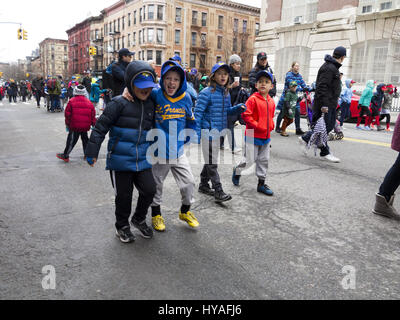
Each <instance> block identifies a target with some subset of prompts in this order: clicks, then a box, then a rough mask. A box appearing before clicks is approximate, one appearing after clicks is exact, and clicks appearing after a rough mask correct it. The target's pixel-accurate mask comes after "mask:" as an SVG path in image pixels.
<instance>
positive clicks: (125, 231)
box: [116, 226, 136, 243]
mask: <svg viewBox="0 0 400 320" xmlns="http://www.w3.org/2000/svg"><path fill="white" fill-rule="evenodd" d="M116 236H117V237H118V238H119V240H121V242H123V243H130V242H133V241H135V240H136V238H135V236H134V235H133V233H132V232H131V228H130V227H129V226H126V227H123V228H122V229H119V230H117V232H116Z"/></svg>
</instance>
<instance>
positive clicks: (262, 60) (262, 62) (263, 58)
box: [249, 52, 276, 98]
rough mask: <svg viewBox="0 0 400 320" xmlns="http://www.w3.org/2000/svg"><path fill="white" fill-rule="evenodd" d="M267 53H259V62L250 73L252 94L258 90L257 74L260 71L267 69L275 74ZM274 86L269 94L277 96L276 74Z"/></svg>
mask: <svg viewBox="0 0 400 320" xmlns="http://www.w3.org/2000/svg"><path fill="white" fill-rule="evenodd" d="M267 58H268V57H267V54H266V53H265V52H260V53H259V54H258V55H257V63H256V65H255V66H254V68H253V69H251V71H250V73H249V86H250V89H251V94H253V93H255V92H257V90H256V87H255V85H256V76H257V73H258V72H260V71H261V70H266V71H267V72H269V73H270V74H272V75H273V74H274V72H273V71H272V69H271V67H270V66H269V64H268V60H267ZM273 85H274V86H273V88H272V89H271V90H270V91H269V95H270V96H271V98H273V97H275V96H276V77H275V76H274V83H273Z"/></svg>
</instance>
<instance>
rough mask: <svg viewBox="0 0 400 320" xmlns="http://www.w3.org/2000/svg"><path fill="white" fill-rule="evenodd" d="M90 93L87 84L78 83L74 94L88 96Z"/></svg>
mask: <svg viewBox="0 0 400 320" xmlns="http://www.w3.org/2000/svg"><path fill="white" fill-rule="evenodd" d="M87 95H88V93H87V91H86V88H85V86H83V85H81V84H80V85H78V86H76V87H75V88H74V96H86V97H87Z"/></svg>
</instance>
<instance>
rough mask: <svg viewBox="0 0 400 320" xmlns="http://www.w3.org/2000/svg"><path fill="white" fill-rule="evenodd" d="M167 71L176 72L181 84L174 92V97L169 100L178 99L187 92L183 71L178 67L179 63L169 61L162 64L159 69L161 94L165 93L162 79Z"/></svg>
mask: <svg viewBox="0 0 400 320" xmlns="http://www.w3.org/2000/svg"><path fill="white" fill-rule="evenodd" d="M169 71H176V72H177V73H178V74H179V76H180V78H181V83H180V85H179V88H178V90H177V91H176V93H175V94H174V96H172V97H171V98H177V97H180V96H181V95H182V94H183V93H184V92H186V90H187V81H186V75H185V71H184V70H183V68H182V67H181V66H180V65H179V63H178V62H176V61H172V60H169V61H167V62H165V63H164V64H163V66H162V67H161V78H160V86H161V89H162V91H163V92H166V90H165V88H164V77H165V75H166V74H167V73H168V72H169Z"/></svg>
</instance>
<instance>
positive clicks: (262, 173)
mask: <svg viewBox="0 0 400 320" xmlns="http://www.w3.org/2000/svg"><path fill="white" fill-rule="evenodd" d="M270 144H271V143H267V144H266V145H263V146H256V145H254V144H252V143H246V151H245V155H244V157H243V158H242V160H241V161H240V163H239V164H238V165H237V166H236V168H235V175H238V176H240V175H241V174H242V171H243V170H245V169H247V168H250V167H251V166H252V165H253V164H254V163H256V176H257V178H258V179H261V180H265V179H266V178H267V171H268V162H269V156H270Z"/></svg>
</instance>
